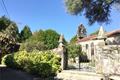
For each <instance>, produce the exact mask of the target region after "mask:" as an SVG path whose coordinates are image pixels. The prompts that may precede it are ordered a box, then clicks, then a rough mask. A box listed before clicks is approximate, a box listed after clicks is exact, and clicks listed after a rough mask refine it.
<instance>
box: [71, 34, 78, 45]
mask: <svg viewBox="0 0 120 80" xmlns="http://www.w3.org/2000/svg"><path fill="white" fill-rule="evenodd" d="M76 42H77V36H76V35H75V36H73V37H72V38H71V40H70V44H75V43H76Z"/></svg>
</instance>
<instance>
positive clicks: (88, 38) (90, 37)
mask: <svg viewBox="0 0 120 80" xmlns="http://www.w3.org/2000/svg"><path fill="white" fill-rule="evenodd" d="M118 33H119V34H120V30H114V31H111V32H107V33H106V35H107V37H111V36H113V35H114V34H118ZM96 38H97V35H92V36H87V37H85V38H82V39H79V40H78V41H77V42H85V41H89V40H93V39H96Z"/></svg>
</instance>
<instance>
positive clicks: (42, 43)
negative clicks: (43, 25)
mask: <svg viewBox="0 0 120 80" xmlns="http://www.w3.org/2000/svg"><path fill="white" fill-rule="evenodd" d="M59 37H60V35H59V34H58V33H57V32H56V31H54V30H51V29H48V30H45V31H43V30H39V31H36V32H34V33H33V35H32V36H31V37H30V38H29V39H28V40H26V41H25V43H23V46H21V47H22V49H26V50H30V51H31V50H34V49H37V50H40V51H41V50H50V49H54V48H57V47H58V44H59ZM64 43H66V41H65V40H64Z"/></svg>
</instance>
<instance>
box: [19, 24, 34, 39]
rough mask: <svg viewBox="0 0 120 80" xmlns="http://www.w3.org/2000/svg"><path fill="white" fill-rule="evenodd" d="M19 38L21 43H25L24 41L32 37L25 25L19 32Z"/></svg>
mask: <svg viewBox="0 0 120 80" xmlns="http://www.w3.org/2000/svg"><path fill="white" fill-rule="evenodd" d="M20 36H21V39H22V41H25V40H26V39H28V38H29V37H31V36H32V32H31V30H30V28H29V27H28V26H27V25H26V26H25V27H24V28H23V30H22V31H21V33H20Z"/></svg>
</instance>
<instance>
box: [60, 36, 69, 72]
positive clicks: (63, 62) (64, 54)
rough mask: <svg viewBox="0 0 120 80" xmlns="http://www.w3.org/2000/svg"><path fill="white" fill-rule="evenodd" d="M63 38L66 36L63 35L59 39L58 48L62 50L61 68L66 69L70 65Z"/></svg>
mask: <svg viewBox="0 0 120 80" xmlns="http://www.w3.org/2000/svg"><path fill="white" fill-rule="evenodd" d="M63 39H64V36H63V35H61V36H60V39H59V46H58V48H59V49H60V50H61V53H60V55H61V68H62V70H66V69H67V66H68V54H67V49H66V48H65V46H64V44H63Z"/></svg>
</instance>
